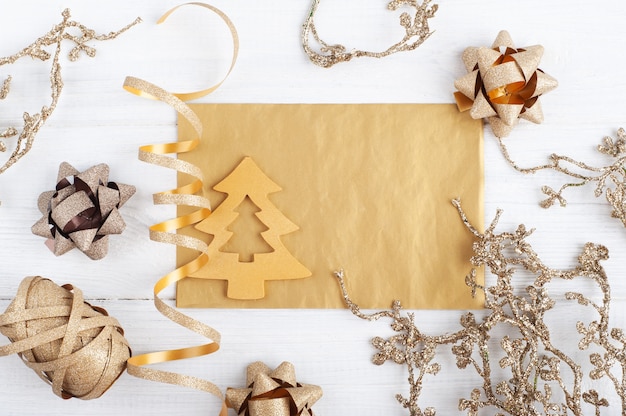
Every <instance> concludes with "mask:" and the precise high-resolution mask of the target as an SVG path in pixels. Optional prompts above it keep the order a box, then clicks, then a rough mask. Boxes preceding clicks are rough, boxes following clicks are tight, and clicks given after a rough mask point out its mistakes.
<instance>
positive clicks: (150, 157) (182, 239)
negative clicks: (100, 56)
mask: <svg viewBox="0 0 626 416" xmlns="http://www.w3.org/2000/svg"><path fill="white" fill-rule="evenodd" d="M185 5H196V6H201V7H205V8H207V9H209V10H211V11H213V12H215V13H216V14H217V15H219V16H220V17H221V18H222V20H224V22H226V24H227V25H228V28H229V29H230V31H231V34H232V37H233V48H234V52H233V58H232V61H231V65H230V68H229V70H228V73H227V74H226V75H225V76H224V78H223V79H222V80H221V81H220V82H218V83H217V84H215V85H213V86H212V87H210V88H207V89H204V90H201V91H196V92H190V93H170V92H167V91H166V90H164V89H162V88H160V87H158V86H156V85H154V84H151V83H149V82H147V81H144V80H141V79H138V78H134V77H127V78H126V80H125V82H124V88H125V89H126V90H128V91H129V92H131V93H133V94H136V95H139V96H141V97H145V98H150V99H155V100H159V101H163V102H165V103H167V104H169V105H170V106H171V107H173V108H174V109H175V110H176V111H177V112H179V113H180V114H181V115H182V116H183V117H185V118H186V119H187V120H188V121H189V123H190V124H191V125H192V126H193V128H194V131H195V133H196V134H195V137H193V138H191V139H189V140H184V141H177V142H174V143H166V144H152V145H146V146H142V147H140V148H139V159H140V160H142V161H144V162H147V163H151V164H154V165H157V166H161V167H165V168H169V169H174V170H176V171H178V172H181V173H186V174H188V175H191V176H192V177H194V178H195V179H194V180H193V181H192V182H191V183H190V184H187V185H184V186H182V187H178V188H175V189H172V190H169V191H164V192H159V193H157V194H155V195H154V203H155V204H176V205H186V206H190V207H194V208H198V209H197V210H195V211H194V212H192V213H190V214H187V215H183V216H180V217H177V218H174V219H170V220H167V221H164V222H161V223H158V224H155V225H152V226H151V227H150V239H152V240H153V241H159V242H163V243H170V244H175V245H177V246H180V247H185V248H189V249H193V250H196V251H198V252H200V254H199V255H198V257H196V258H195V259H194V260H192V261H191V262H189V263H187V264H185V265H183V266H181V267H179V268H177V269H176V270H174V271H172V272H170V273H168V274H167V275H165V276H163V277H162V278H161V279H159V281H158V282H157V283H156V284H155V285H154V304H155V307H156V308H157V310H158V311H159V312H161V313H162V314H163V315H164V316H165V317H167V318H168V319H170V320H172V321H173V322H175V323H177V324H179V325H181V326H184V327H185V328H187V329H189V330H191V331H194V332H196V333H197V334H199V335H202V336H204V337H205V338H208V339H209V340H211V342H209V343H206V344H203V345H198V346H194V347H187V348H181V349H177V350H169V351H160V352H152V353H148V354H143V355H138V356H135V357H132V358H131V359H129V360H128V373H129V374H131V375H134V376H136V377H140V378H143V379H146V380H152V381H158V382H162V383H169V384H175V385H180V386H185V387H189V388H194V389H197V390H201V391H206V392H208V393H211V394H213V395H214V396H216V397H219V398H220V399H221V400H222V401H224V396H223V394H222V392H221V391H220V389H219V387H217V386H216V385H215V384H213V383H211V382H209V381H207V380H203V379H199V378H196V377H192V376H187V375H182V374H176V373H171V372H165V371H161V370H155V369H149V368H145V366H146V365H149V364H155V363H162V362H166V361H173V360H180V359H185V358H192V357H199V356H203V355H207V354H211V353H213V352H215V351H217V350H218V349H219V346H220V338H221V336H220V333H219V332H218V331H216V330H215V329H213V328H211V327H210V326H208V325H206V324H204V323H202V322H199V321H197V320H195V319H192V318H190V317H189V316H187V315H185V314H183V313H181V312H179V311H178V310H176V309H175V308H174V307H172V306H170V305H168V304H166V303H165V302H164V301H163V300H162V299H161V298H159V293H160V292H161V291H163V289H165V288H166V287H168V286H170V285H172V284H174V283H176V282H178V281H179V280H181V279H183V278H185V277H186V276H188V275H190V274H191V273H193V272H194V271H196V270H198V269H200V268H201V267H202V266H204V265H205V264H206V263H207V262H208V256H207V254H206V251H207V245H206V243H204V242H203V241H201V240H199V239H196V238H192V237H188V236H183V235H177V234H175V233H174V232H175V231H176V230H178V229H180V228H182V227H186V226H189V225H192V224H195V223H197V222H200V221H202V220H203V219H205V218H207V217H208V216H209V215H210V214H211V207H210V203H209V200H208V199H206V198H205V197H203V196H200V195H195V194H196V193H197V192H200V191H201V190H202V172H201V170H200V169H199V168H198V167H197V166H195V165H193V164H191V163H188V162H184V161H182V160H179V159H175V158H171V157H168V156H166V155H167V154H176V153H184V152H189V151H191V150H193V149H194V148H195V147H196V146H198V144H199V143H200V137H201V136H202V123H201V122H200V120H199V118H198V117H197V116H196V114H195V113H194V112H193V111H192V110H191V109H190V108H189V107H188V106H187V105H186V104H185V101H188V100H193V99H196V98H200V97H203V96H205V95H207V94H210V93H211V92H213V91H215V90H216V89H217V88H218V87H219V86H220V85H221V84H222V83H223V82H224V81H225V79H226V78H227V77H228V75H229V74H230V72H231V71H232V69H233V67H234V65H235V62H236V60H237V55H238V52H239V37H238V35H237V31H236V29H235V26H234V24H233V23H232V21H231V20H230V19H229V18H228V16H226V14H224V13H223V12H222V11H221V10H219V9H217V8H215V7H213V6H211V5H208V4H205V3H186V4H183V5H180V6H177V7H175V8H173V9H171V10H170V11H168V12H167V13H165V14H164V15H163V17H161V18H160V19H159V20H158V22H157V23H162V22H163V21H165V19H167V17H169V16H170V15H171V14H172V13H173V12H174V11H175V10H177V9H178V8H180V7H182V6H185ZM226 414H227V408H226V404H225V403H224V402H223V404H222V409H221V412H220V416H226Z"/></svg>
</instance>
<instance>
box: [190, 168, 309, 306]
mask: <svg viewBox="0 0 626 416" xmlns="http://www.w3.org/2000/svg"><path fill="white" fill-rule="evenodd" d="M214 189H215V190H216V191H219V192H224V193H227V194H228V197H227V198H226V199H225V200H224V202H222V203H221V204H220V206H218V207H217V208H216V209H215V210H214V211H213V213H212V214H211V215H210V216H209V217H208V218H206V219H204V220H203V221H202V222H200V223H199V224H198V225H196V228H197V229H199V230H201V231H203V232H205V233H207V234H211V235H213V240H211V243H210V244H209V247H208V250H209V251H208V255H209V258H210V259H211V260H210V261H209V263H208V265H207V266H206V267H205V271H206V273H205V274H203V276H202V277H203V278H204V279H222V280H227V281H228V291H227V296H228V297H229V298H232V299H260V298H263V297H264V296H265V288H264V282H265V281H266V280H286V279H300V278H304V277H308V276H310V275H311V272H310V271H309V270H308V269H307V268H306V267H304V265H302V263H300V262H299V261H298V260H297V259H296V258H295V257H293V255H291V253H289V251H288V250H287V248H286V247H285V246H284V244H283V243H282V241H281V240H280V236H281V235H284V234H288V233H291V232H294V231H296V230H298V227H297V226H296V225H295V224H293V223H292V222H291V221H289V220H288V219H287V218H286V217H285V216H284V215H283V214H282V213H281V212H280V211H279V210H278V208H276V206H275V205H274V204H273V203H272V202H271V201H270V200H269V198H268V194H270V193H273V192H278V191H280V190H281V188H280V187H279V186H278V185H276V184H275V183H274V182H273V181H272V180H271V179H270V178H268V177H267V176H266V175H265V174H264V173H263V171H261V169H260V168H259V167H258V166H257V164H256V163H254V161H253V160H252V159H251V158H249V157H246V158H244V159H243V161H242V162H241V163H240V164H239V165H238V166H237V167H236V168H235V170H233V172H232V173H231V174H230V175H228V176H227V177H226V178H224V180H222V181H221V182H220V183H218V184H217V185H215V186H214ZM248 199H249V200H250V201H251V202H252V203H253V204H254V205H255V206H257V207H259V208H260V209H261V211H260V212H257V213H255V214H254V215H255V216H256V217H257V218H258V219H259V220H260V221H261V222H262V223H263V224H264V225H265V226H267V227H264V228H265V231H263V232H261V233H259V235H258V236H252V237H257V238H255V239H254V242H257V247H258V242H259V241H260V242H261V247H262V250H263V251H265V252H259V251H258V250H254V251H255V252H254V253H253V254H251V257H249V256H245V255H244V254H243V253H239V252H232V251H235V250H233V249H230V248H228V245H229V244H230V243H232V239H233V238H234V237H237V234H234V233H233V231H229V229H228V227H229V226H231V225H234V224H233V223H234V221H235V220H236V219H238V217H240V214H238V213H237V212H236V210H237V209H238V207H239V206H240V205H241V204H242V203H244V202H245V201H247V200H248ZM268 246H269V247H268ZM242 258H243V259H244V260H243V261H242Z"/></svg>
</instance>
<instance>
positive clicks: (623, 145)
mask: <svg viewBox="0 0 626 416" xmlns="http://www.w3.org/2000/svg"><path fill="white" fill-rule="evenodd" d="M498 141H499V144H500V150H501V151H502V154H503V155H504V157H505V159H506V160H507V162H508V163H509V165H511V166H512V167H513V168H514V169H515V170H517V171H519V172H522V173H536V172H538V171H540V170H544V169H551V170H554V171H557V172H560V173H562V174H564V175H567V176H569V177H570V178H573V179H574V180H576V182H571V183H566V184H564V185H562V186H561V187H560V188H559V190H558V191H555V190H554V189H552V188H550V187H549V186H544V187H542V189H541V191H542V192H543V193H544V194H545V195H546V196H547V198H546V199H545V200H543V201H542V202H541V203H540V205H541V206H542V207H543V208H549V207H551V206H552V205H554V203H555V202H556V201H558V202H559V204H560V205H561V206H563V207H564V206H566V205H567V201H566V200H565V198H564V197H563V192H564V191H565V190H566V189H567V188H570V187H572V186H584V185H587V184H588V183H595V184H596V188H595V190H594V195H595V196H596V197H599V196H601V195H602V194H605V196H606V200H607V201H608V202H609V204H611V206H612V208H613V211H612V212H611V216H612V217H613V218H617V219H619V220H621V221H622V224H623V225H624V227H626V131H624V129H622V128H620V129H619V130H617V139H616V140H613V138H611V137H605V138H604V139H603V141H602V144H600V145H598V151H599V152H600V153H603V154H605V155H607V156H609V157H611V158H612V159H613V160H612V163H611V164H608V165H606V166H603V167H600V168H597V167H593V166H590V165H588V164H586V163H583V162H580V161H577V160H574V159H572V158H570V157H567V156H562V155H556V154H552V155H551V156H550V162H549V163H547V164H545V165H542V166H536V167H532V168H521V167H519V166H518V165H517V164H516V163H515V162H514V161H513V160H512V159H511V157H510V156H509V153H508V151H507V149H506V146H505V145H504V143H503V141H502V139H498ZM574 167H576V168H578V171H574V170H573V168H574Z"/></svg>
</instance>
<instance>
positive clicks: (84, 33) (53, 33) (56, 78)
mask: <svg viewBox="0 0 626 416" xmlns="http://www.w3.org/2000/svg"><path fill="white" fill-rule="evenodd" d="M139 22H141V19H139V18H137V19H136V20H135V21H134V22H133V23H131V24H129V25H128V26H126V27H124V28H123V29H121V30H119V31H117V32H111V33H109V34H107V35H98V34H96V32H95V31H93V30H92V29H89V28H87V27H86V26H84V25H82V24H80V23H78V22H76V21H74V20H70V11H69V9H65V10H64V11H63V21H62V22H61V23H59V24H58V25H56V26H54V27H53V28H52V30H50V31H49V32H48V33H46V34H45V35H44V36H42V37H40V38H39V39H37V40H36V41H35V42H33V43H32V44H31V45H29V46H27V47H25V48H24V49H22V50H21V51H20V52H18V53H16V54H14V55H11V56H7V57H4V58H0V67H1V66H3V65H10V64H13V63H15V62H16V61H17V60H19V59H21V58H23V57H26V56H28V57H30V58H32V59H37V60H40V61H42V62H43V61H47V60H48V59H50V57H51V55H50V53H49V52H47V51H46V50H45V48H46V47H47V46H51V45H55V48H56V49H55V51H54V55H53V58H52V67H51V69H50V89H51V90H52V92H51V96H52V101H51V102H50V104H48V105H47V106H43V107H42V108H41V112H40V113H37V114H33V115H30V114H29V113H27V112H25V113H24V126H23V128H22V131H21V132H19V131H18V130H17V129H16V128H15V127H9V128H7V129H5V130H4V131H3V132H2V133H0V138H9V137H13V136H17V135H18V134H19V136H18V138H17V144H16V145H15V149H14V150H13V152H12V153H11V155H10V156H9V159H8V160H7V161H6V162H5V163H4V164H3V165H2V166H0V173H3V172H4V171H5V170H7V169H8V168H10V167H11V166H13V165H14V164H15V163H17V161H18V160H20V159H21V158H22V157H23V156H25V155H26V153H28V152H29V151H30V149H31V147H32V146H33V142H34V141H35V136H36V135H37V133H38V132H39V130H40V129H41V127H42V126H43V125H44V124H45V122H46V120H47V119H48V117H50V116H51V115H52V112H53V111H54V109H55V108H56V106H57V103H58V101H59V97H60V96H61V91H62V89H63V80H62V78H61V65H60V64H59V56H60V55H61V43H62V41H63V40H66V39H67V40H70V41H72V42H74V43H75V46H74V47H73V48H72V49H71V50H70V52H69V59H70V61H76V60H77V59H78V58H79V57H80V55H81V53H85V54H86V55H87V56H89V57H94V56H95V55H96V50H95V49H94V48H93V47H91V46H89V45H87V42H89V41H91V40H107V39H114V38H116V37H117V36H118V35H120V34H121V33H123V32H125V31H126V30H128V29H129V28H130V27H132V26H134V25H136V24H137V23H139ZM74 28H76V29H78V31H79V34H78V35H74V34H72V33H71V31H72V29H74ZM11 79H12V78H11V76H9V77H7V78H6V79H5V80H4V81H3V83H2V87H0V100H1V99H4V98H5V97H6V96H7V94H8V93H9V89H10V83H11ZM6 150H7V146H6V144H5V143H4V142H2V141H1V140H0V152H4V151H6Z"/></svg>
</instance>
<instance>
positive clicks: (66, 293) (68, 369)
mask: <svg viewBox="0 0 626 416" xmlns="http://www.w3.org/2000/svg"><path fill="white" fill-rule="evenodd" d="M0 333H2V334H3V335H5V336H7V337H8V338H9V339H10V340H11V342H12V343H11V344H9V345H4V346H0V355H2V356H5V355H10V354H19V356H20V357H21V358H22V361H23V362H24V364H26V365H27V366H28V367H29V368H31V369H32V370H33V371H35V372H36V373H37V375H38V376H39V377H40V378H41V379H42V380H44V381H45V382H46V383H48V384H50V385H51V386H52V390H53V391H54V394H56V395H57V396H59V397H62V398H64V399H69V398H71V397H77V398H79V399H83V400H89V399H95V398H98V397H100V396H101V395H102V394H104V393H105V392H106V391H107V390H108V389H109V387H111V385H112V384H113V383H114V382H115V380H117V378H118V377H119V376H120V375H121V374H122V372H123V371H124V369H125V368H126V360H128V358H129V357H130V348H129V346H128V341H126V339H125V338H124V330H123V329H122V327H121V326H120V324H119V322H118V321H117V320H116V319H114V318H112V317H110V316H108V314H107V311H106V310H104V309H102V308H99V307H97V306H91V305H90V304H88V303H87V302H84V301H83V295H82V292H81V291H80V290H79V289H77V288H74V287H72V286H71V285H64V286H58V285H57V284H55V283H54V282H52V281H50V280H48V279H44V278H42V277H39V276H37V277H27V278H25V279H24V280H23V281H22V283H21V284H20V286H19V288H18V291H17V295H16V296H15V299H14V300H13V301H12V302H11V304H10V305H9V306H8V308H7V310H6V311H5V312H4V313H3V314H2V315H0Z"/></svg>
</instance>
